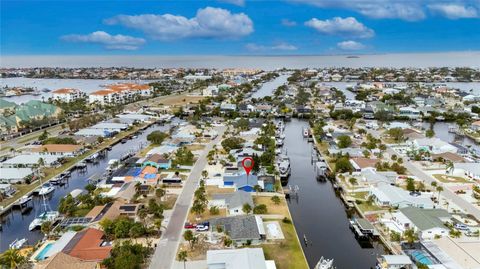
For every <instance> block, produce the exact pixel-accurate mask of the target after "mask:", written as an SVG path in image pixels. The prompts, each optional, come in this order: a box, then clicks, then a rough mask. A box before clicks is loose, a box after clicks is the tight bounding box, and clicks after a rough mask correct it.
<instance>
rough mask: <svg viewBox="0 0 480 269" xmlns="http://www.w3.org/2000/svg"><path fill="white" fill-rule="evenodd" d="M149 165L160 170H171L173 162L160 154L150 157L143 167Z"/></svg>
mask: <svg viewBox="0 0 480 269" xmlns="http://www.w3.org/2000/svg"><path fill="white" fill-rule="evenodd" d="M147 165H150V166H153V167H156V168H158V169H170V167H172V160H169V159H166V158H165V157H163V155H160V154H152V155H150V156H148V157H147V158H146V159H145V161H144V162H143V164H142V166H147Z"/></svg>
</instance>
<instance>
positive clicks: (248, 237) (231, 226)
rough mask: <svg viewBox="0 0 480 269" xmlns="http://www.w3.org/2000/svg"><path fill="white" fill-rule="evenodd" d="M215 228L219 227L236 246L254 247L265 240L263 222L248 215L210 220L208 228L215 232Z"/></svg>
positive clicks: (259, 218) (256, 217)
mask: <svg viewBox="0 0 480 269" xmlns="http://www.w3.org/2000/svg"><path fill="white" fill-rule="evenodd" d="M217 227H221V228H222V229H223V231H224V232H225V233H226V234H228V235H229V236H230V238H231V239H232V240H233V242H235V244H237V245H242V244H247V243H250V244H253V245H256V244H260V243H261V242H263V241H264V240H265V238H266V233H265V228H264V226H263V220H262V218H261V217H260V216H255V215H251V214H250V215H239V216H232V217H224V218H216V219H211V220H210V228H211V229H212V230H217Z"/></svg>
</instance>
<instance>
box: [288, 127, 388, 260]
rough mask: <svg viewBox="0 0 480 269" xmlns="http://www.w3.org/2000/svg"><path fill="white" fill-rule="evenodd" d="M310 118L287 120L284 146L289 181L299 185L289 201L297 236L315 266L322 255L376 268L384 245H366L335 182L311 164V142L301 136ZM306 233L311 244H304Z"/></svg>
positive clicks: (290, 183) (375, 243) (292, 184)
mask: <svg viewBox="0 0 480 269" xmlns="http://www.w3.org/2000/svg"><path fill="white" fill-rule="evenodd" d="M306 126H308V122H307V121H302V120H297V119H292V121H291V122H288V123H286V127H285V142H284V143H285V146H284V149H285V150H286V151H287V154H288V156H289V157H290V165H291V168H292V175H291V176H290V179H289V182H288V184H289V185H291V186H295V185H297V186H298V187H299V191H298V193H299V195H298V198H297V199H296V198H291V199H290V201H289V202H288V206H289V209H290V212H291V214H292V218H293V221H294V223H295V228H296V230H297V233H298V237H299V238H300V241H301V243H302V247H303V251H304V253H305V255H306V257H307V261H308V264H309V265H310V268H313V267H314V266H315V265H316V263H317V262H318V260H319V259H320V257H322V256H323V257H325V258H329V259H332V258H333V259H334V265H335V266H336V267H337V268H371V267H372V268H374V267H375V262H376V258H377V255H380V254H384V253H385V250H384V247H383V245H382V244H380V243H377V242H374V243H373V244H372V245H370V246H368V247H365V246H363V247H362V246H361V245H360V243H359V242H358V241H357V240H356V239H355V236H354V234H353V233H352V231H351V230H350V228H349V216H351V214H350V213H348V212H347V211H346V209H345V207H344V204H343V202H342V201H341V200H340V198H339V197H337V196H336V195H335V192H334V190H333V187H332V184H331V183H330V182H329V181H327V182H318V181H317V180H316V179H315V174H314V170H313V165H312V164H311V150H312V143H308V142H307V140H306V139H304V138H303V136H302V129H303V127H306ZM304 235H305V236H306V237H307V239H308V241H309V244H308V246H305V244H304V242H303V238H304Z"/></svg>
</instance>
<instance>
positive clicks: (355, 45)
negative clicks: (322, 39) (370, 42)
mask: <svg viewBox="0 0 480 269" xmlns="http://www.w3.org/2000/svg"><path fill="white" fill-rule="evenodd" d="M337 47H338V48H340V49H342V50H362V49H364V48H365V45H363V44H362V43H360V42H356V41H353V40H348V41H342V42H339V43H337Z"/></svg>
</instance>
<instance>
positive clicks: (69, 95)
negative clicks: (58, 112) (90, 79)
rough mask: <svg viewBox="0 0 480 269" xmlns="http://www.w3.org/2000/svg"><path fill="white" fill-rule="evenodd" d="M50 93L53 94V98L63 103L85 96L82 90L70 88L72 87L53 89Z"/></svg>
mask: <svg viewBox="0 0 480 269" xmlns="http://www.w3.org/2000/svg"><path fill="white" fill-rule="evenodd" d="M52 94H53V100H57V101H61V102H65V103H70V102H74V101H76V100H79V99H83V98H85V97H86V96H87V95H86V94H85V93H84V92H82V91H80V90H78V89H72V88H63V89H58V90H55V91H53V92H52Z"/></svg>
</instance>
